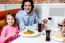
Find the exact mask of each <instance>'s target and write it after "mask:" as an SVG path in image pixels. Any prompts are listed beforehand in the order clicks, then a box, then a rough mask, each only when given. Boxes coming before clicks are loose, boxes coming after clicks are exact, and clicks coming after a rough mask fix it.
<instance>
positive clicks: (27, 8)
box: [24, 2, 32, 13]
mask: <svg viewBox="0 0 65 43" xmlns="http://www.w3.org/2000/svg"><path fill="white" fill-rule="evenodd" d="M31 9H32V6H31V3H30V2H25V3H24V10H25V11H26V13H29V12H30V11H31Z"/></svg>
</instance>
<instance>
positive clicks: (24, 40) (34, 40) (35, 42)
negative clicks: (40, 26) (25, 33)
mask: <svg viewBox="0 0 65 43" xmlns="http://www.w3.org/2000/svg"><path fill="white" fill-rule="evenodd" d="M11 43H63V42H57V41H55V40H53V39H52V38H51V41H46V40H45V35H39V36H36V37H22V36H20V37H18V38H17V39H15V40H14V41H12V42H11Z"/></svg>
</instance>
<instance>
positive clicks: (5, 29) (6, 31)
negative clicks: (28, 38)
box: [1, 25, 18, 43]
mask: <svg viewBox="0 0 65 43" xmlns="http://www.w3.org/2000/svg"><path fill="white" fill-rule="evenodd" d="M17 32H18V26H16V27H11V26H9V25H6V26H5V27H3V31H2V33H1V40H2V42H4V39H5V37H7V36H8V35H10V34H13V33H17ZM16 37H17V34H16V35H14V36H13V37H11V38H10V39H8V41H7V42H8V43H9V42H10V41H12V40H14V39H15V38H16Z"/></svg>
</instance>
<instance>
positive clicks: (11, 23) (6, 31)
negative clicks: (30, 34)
mask: <svg viewBox="0 0 65 43" xmlns="http://www.w3.org/2000/svg"><path fill="white" fill-rule="evenodd" d="M5 22H6V25H5V26H4V27H3V31H2V33H1V37H0V43H10V42H11V41H12V40H14V39H15V38H16V37H17V36H18V35H17V32H18V26H17V24H16V19H15V14H12V13H9V14H7V15H6V19H5Z"/></svg>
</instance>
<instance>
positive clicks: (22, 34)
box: [19, 30, 40, 37]
mask: <svg viewBox="0 0 65 43" xmlns="http://www.w3.org/2000/svg"><path fill="white" fill-rule="evenodd" d="M25 31H26V30H24V31H21V32H20V33H19V35H21V36H24V37H33V36H37V35H39V34H40V33H39V32H37V31H35V30H32V31H34V34H24V32H25Z"/></svg>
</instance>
